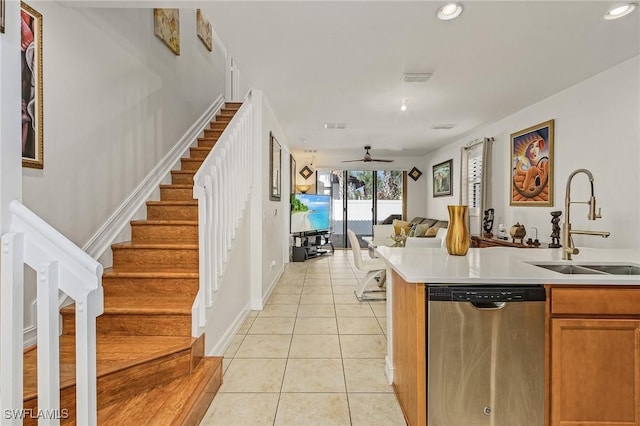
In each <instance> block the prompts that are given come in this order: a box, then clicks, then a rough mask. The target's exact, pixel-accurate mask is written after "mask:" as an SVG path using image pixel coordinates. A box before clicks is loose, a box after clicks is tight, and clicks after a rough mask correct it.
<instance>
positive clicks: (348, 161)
mask: <svg viewBox="0 0 640 426" xmlns="http://www.w3.org/2000/svg"><path fill="white" fill-rule="evenodd" d="M358 161H362V160H342V162H343V163H356V162H358Z"/></svg>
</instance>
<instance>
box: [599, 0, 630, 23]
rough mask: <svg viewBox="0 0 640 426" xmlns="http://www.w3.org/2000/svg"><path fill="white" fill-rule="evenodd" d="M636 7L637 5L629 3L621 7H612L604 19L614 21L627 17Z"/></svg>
mask: <svg viewBox="0 0 640 426" xmlns="http://www.w3.org/2000/svg"><path fill="white" fill-rule="evenodd" d="M636 6H637V4H636V3H627V4H624V5H621V6H615V7H612V8H611V9H609V11H608V12H607V13H605V15H604V19H606V20H612V19H618V18H622V17H623V16H627V15H628V14H630V13H631V12H633V11H634V10H635V8H636Z"/></svg>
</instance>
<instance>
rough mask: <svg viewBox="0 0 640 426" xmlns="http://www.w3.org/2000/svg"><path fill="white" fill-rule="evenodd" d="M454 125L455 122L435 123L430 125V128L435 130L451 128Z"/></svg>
mask: <svg viewBox="0 0 640 426" xmlns="http://www.w3.org/2000/svg"><path fill="white" fill-rule="evenodd" d="M454 127H456V125H455V124H436V125H435V126H433V127H432V129H435V130H451V129H453V128H454Z"/></svg>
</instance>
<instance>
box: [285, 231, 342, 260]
mask: <svg viewBox="0 0 640 426" xmlns="http://www.w3.org/2000/svg"><path fill="white" fill-rule="evenodd" d="M330 237H331V232H326V231H323V232H308V233H304V234H297V235H294V236H293V248H292V250H291V257H292V260H293V261H294V262H304V261H305V260H308V259H311V258H313V257H317V256H322V255H323V254H326V253H333V252H334V251H335V248H334V247H333V243H332V242H331V241H330V240H329V238H330ZM298 239H299V244H300V245H298Z"/></svg>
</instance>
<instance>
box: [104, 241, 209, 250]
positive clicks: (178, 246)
mask: <svg viewBox="0 0 640 426" xmlns="http://www.w3.org/2000/svg"><path fill="white" fill-rule="evenodd" d="M198 247H199V246H198V243H183V242H180V243H172V244H168V243H132V242H126V243H115V244H112V245H111V248H115V249H167V250H197V249H198Z"/></svg>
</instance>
